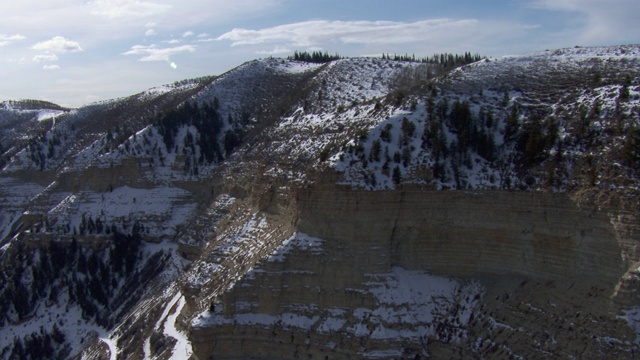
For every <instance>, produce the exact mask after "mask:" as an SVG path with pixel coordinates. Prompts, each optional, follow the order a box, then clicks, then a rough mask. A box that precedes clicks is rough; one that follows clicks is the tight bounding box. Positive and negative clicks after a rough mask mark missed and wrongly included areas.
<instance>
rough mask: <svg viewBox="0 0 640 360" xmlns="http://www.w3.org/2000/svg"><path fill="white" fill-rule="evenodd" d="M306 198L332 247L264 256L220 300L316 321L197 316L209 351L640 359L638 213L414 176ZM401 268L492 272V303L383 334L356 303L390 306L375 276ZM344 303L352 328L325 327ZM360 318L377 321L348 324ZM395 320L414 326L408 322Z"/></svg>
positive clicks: (488, 278)
mask: <svg viewBox="0 0 640 360" xmlns="http://www.w3.org/2000/svg"><path fill="white" fill-rule="evenodd" d="M297 204H298V205H297V206H298V213H297V219H298V220H297V229H298V231H300V232H304V233H306V234H309V235H312V236H315V237H318V238H320V239H322V240H324V241H323V245H322V252H321V253H310V252H304V251H297V252H292V253H291V254H289V255H288V256H287V258H286V259H285V261H284V262H277V261H275V262H274V261H263V262H261V263H260V264H259V265H258V267H257V271H256V272H255V273H253V274H252V275H251V276H248V277H245V279H243V280H241V281H240V282H239V283H238V284H236V286H235V287H234V288H233V289H232V290H230V291H229V292H227V293H226V294H225V295H224V296H223V305H222V308H223V309H219V310H218V311H221V313H220V316H224V317H225V318H226V319H238V318H241V317H238V315H241V314H245V315H246V314H250V313H253V314H263V315H265V314H266V315H269V316H276V317H280V318H282V317H283V316H285V314H291V313H293V314H295V316H299V317H301V318H305V319H306V318H308V319H315V322H314V321H311V325H308V326H307V327H306V328H305V327H304V326H303V327H296V326H289V327H287V326H282V325H277V323H276V325H271V326H270V325H268V324H266V325H265V324H253V325H248V324H236V325H230V324H229V323H226V324H217V325H212V324H209V325H206V324H205V325H202V324H200V325H197V326H193V327H192V330H191V335H190V337H191V341H192V344H193V346H194V351H195V354H196V355H197V356H198V358H202V359H204V358H209V356H214V357H215V358H266V357H269V358H296V357H309V358H311V357H312V358H348V357H355V358H359V357H378V356H382V357H383V358H384V357H385V356H386V357H388V358H394V357H397V356H398V354H405V355H406V356H414V355H415V354H418V355H425V354H427V355H431V356H436V357H442V356H444V357H456V358H459V357H467V356H478V355H482V356H488V357H502V356H510V355H521V356H525V357H541V356H547V355H550V354H553V355H555V356H588V355H590V356H594V357H598V356H603V355H604V356H615V357H632V356H633V355H632V354H633V353H632V352H631V351H632V350H633V348H634V345H632V344H633V342H634V337H635V334H634V333H633V331H632V330H631V329H630V328H629V327H628V326H627V324H626V322H625V321H624V320H622V319H620V318H617V317H616V316H615V311H619V305H624V304H625V303H628V302H629V301H631V303H633V300H628V296H627V295H621V294H623V293H625V294H628V293H631V292H632V291H629V290H628V289H627V290H625V289H626V288H628V287H629V286H632V284H631V285H629V284H628V283H629V280H628V279H629V275H628V274H627V275H625V273H626V272H627V270H628V269H629V268H630V266H631V265H632V264H633V263H634V260H635V259H636V256H635V254H633V253H628V249H630V248H632V247H630V246H629V244H633V243H637V241H638V239H637V236H638V235H637V232H635V231H633V229H631V228H630V227H629V226H631V227H633V226H632V225H633V221H630V218H629V215H625V216H622V217H621V216H619V215H615V216H614V215H611V214H609V213H607V211H605V210H601V209H597V208H595V207H592V206H586V205H579V204H577V203H576V202H575V201H574V200H572V198H571V197H570V196H569V195H567V194H556V193H543V192H497V191H483V192H460V191H442V192H436V191H424V190H422V191H421V190H420V189H413V188H409V187H406V188H404V189H403V190H400V191H390V192H368V191H354V190H352V189H346V188H340V187H337V188H336V187H328V188H314V189H308V190H302V191H300V192H299V193H298V196H297ZM621 219H623V220H624V221H618V220H621ZM625 224H626V225H625ZM614 225H615V226H614ZM397 268H401V269H407V270H424V271H428V272H429V273H432V274H436V275H440V276H446V277H451V278H457V279H459V280H458V281H460V283H461V284H463V283H467V282H469V281H479V282H480V283H481V284H482V287H483V289H484V290H483V292H482V295H483V296H482V300H481V301H480V303H479V304H476V305H474V306H476V307H475V308H474V309H473V314H474V316H472V317H471V318H469V319H467V318H464V317H463V318H460V316H459V315H458V314H457V310H455V309H456V304H460V302H459V301H460V300H459V299H458V300H455V298H454V300H453V301H452V302H451V303H449V304H448V305H447V306H445V307H444V309H445V314H441V315H446V316H448V317H447V318H445V317H442V318H439V319H436V320H434V321H433V323H431V324H428V325H427V326H428V327H429V329H432V331H431V333H427V332H425V334H424V336H422V337H420V338H419V339H418V338H412V337H406V338H402V337H401V338H399V339H391V338H387V339H382V340H381V339H374V337H375V336H374V335H373V334H374V333H375V330H374V328H375V327H376V326H378V324H375V323H372V322H371V320H363V319H356V318H354V315H353V314H356V313H357V311H358V309H363V308H364V309H376V308H377V307H379V306H381V305H382V304H381V303H380V301H379V299H376V297H375V296H372V294H371V291H370V286H371V279H372V276H376V275H375V274H386V273H390V272H393V271H394V269H397ZM619 282H620V283H622V286H618V289H616V287H617V284H618V283H619ZM625 284H626V285H625ZM612 297H613V299H614V301H612V300H611V299H612ZM618 298H620V300H618ZM625 299H627V300H625ZM450 301H451V300H450ZM310 309H312V310H313V311H310ZM335 309H340V311H343V310H344V312H345V314H347V315H344V316H343V317H342V318H341V319H342V320H341V321H344V325H343V326H342V328H340V329H339V330H337V331H332V332H323V331H321V328H322V326H324V325H322V324H326V321H328V320H327V319H328V317H330V315H328V314H329V313H330V312H332V311H334V312H335V311H336V310H335ZM446 309H449V310H446ZM349 314H351V315H349ZM567 314H569V315H567ZM314 316H316V317H317V318H314ZM447 319H449V320H447ZM451 319H453V320H451ZM232 321H233V320H232ZM359 321H360V322H361V325H363V326H365V329H366V328H367V327H368V328H369V332H367V331H365V332H360V333H357V332H355V333H354V331H347V330H348V329H349V328H350V329H353V328H355V327H356V326H358V325H359V324H358V322H359ZM423 325H424V324H423ZM385 326H387V327H392V326H393V327H399V328H401V329H402V328H405V326H403V325H402V321H398V322H394V323H385ZM416 328H417V327H416V325H415V324H407V325H406V328H405V330H410V329H416ZM610 339H618V340H620V341H622V342H619V343H618V342H617V341H614V342H613V343H611V340H610ZM625 341H626V343H623V342H625ZM385 354H386V355H385ZM545 354H546V355H545Z"/></svg>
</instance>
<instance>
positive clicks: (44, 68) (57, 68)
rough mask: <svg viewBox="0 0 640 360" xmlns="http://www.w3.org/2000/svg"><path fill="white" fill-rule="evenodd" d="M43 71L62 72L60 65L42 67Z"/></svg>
mask: <svg viewBox="0 0 640 360" xmlns="http://www.w3.org/2000/svg"><path fill="white" fill-rule="evenodd" d="M42 70H47V71H51V70H60V66H58V65H45V66H43V67H42Z"/></svg>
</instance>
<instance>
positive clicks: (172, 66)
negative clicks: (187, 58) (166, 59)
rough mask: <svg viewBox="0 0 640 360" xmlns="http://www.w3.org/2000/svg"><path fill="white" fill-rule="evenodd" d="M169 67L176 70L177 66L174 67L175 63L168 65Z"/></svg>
mask: <svg viewBox="0 0 640 360" xmlns="http://www.w3.org/2000/svg"><path fill="white" fill-rule="evenodd" d="M169 66H171V68H172V69H177V68H178V65H176V63H174V62H172V63H171V64H169Z"/></svg>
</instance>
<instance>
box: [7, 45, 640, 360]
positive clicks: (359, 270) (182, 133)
mask: <svg viewBox="0 0 640 360" xmlns="http://www.w3.org/2000/svg"><path fill="white" fill-rule="evenodd" d="M638 49H639V47H638V46H622V47H607V48H574V49H563V50H558V51H549V52H542V53H537V54H528V55H523V56H517V57H509V58H503V59H485V60H482V61H480V62H477V63H473V64H468V65H466V66H463V67H459V68H456V69H448V68H444V67H443V66H441V65H439V64H436V63H428V64H425V63H416V62H402V61H393V60H389V59H372V58H362V59H341V60H336V61H332V62H329V63H325V64H312V63H304V62H298V61H291V60H284V59H264V60H256V61H252V62H249V63H246V64H243V65H241V66H240V67H238V68H236V69H233V70H231V71H230V72H228V73H226V74H223V75H221V76H218V77H208V78H202V79H195V80H190V81H184V82H181V83H176V84H173V85H169V86H164V87H160V88H156V89H151V90H149V91H147V92H144V93H141V94H137V95H134V96H132V97H129V98H124V99H119V100H114V101H110V102H105V103H101V104H93V105H90V106H87V107H84V108H81V109H76V110H67V109H56V108H55V106H54V105H51V104H49V105H47V104H44V105H43V104H36V105H37V106H36V105H34V106H36V108H37V109H34V108H33V106H31V105H30V106H31V107H25V106H26V105H24V106H23V107H22V108H18V107H16V106H15V105H11V104H12V103H5V105H4V112H1V113H0V115H1V117H0V123H1V124H7V125H6V126H4V125H3V127H2V129H3V130H2V131H4V132H3V133H2V134H1V135H2V136H3V137H2V138H0V140H1V141H2V143H7V141H11V142H12V143H11V144H12V145H11V150H10V151H9V150H6V151H5V150H3V159H4V165H3V170H2V173H1V174H0V181H1V184H2V187H1V188H0V203H1V204H2V207H1V208H0V221H2V227H1V228H0V229H2V232H1V233H0V235H1V236H2V238H1V239H0V241H2V244H3V247H2V250H1V253H0V258H1V260H2V263H1V266H2V276H1V277H0V285H1V286H0V308H1V309H2V311H0V313H2V314H5V315H4V316H3V317H2V318H1V319H0V324H1V326H2V330H1V331H2V333H3V336H2V342H1V343H0V351H1V353H2V356H3V357H7V358H9V357H12V356H14V357H27V358H29V357H31V358H42V357H47V356H49V357H52V358H55V357H57V358H66V357H73V356H77V357H83V358H106V357H110V358H116V357H120V358H157V359H165V358H171V357H172V356H173V357H179V358H186V357H189V356H192V357H193V358H209V357H211V356H213V357H216V358H247V357H256V358H274V357H280V358H296V357H301V356H313V357H318V356H321V357H325V358H327V357H328V358H334V357H335V358H346V357H354V358H360V357H366V358H398V357H416V356H418V357H420V356H428V355H431V356H436V357H444V356H448V357H465V356H480V357H503V356H521V357H542V356H548V355H550V354H551V355H555V356H594V357H598V356H611V357H613V356H615V357H633V354H634V352H637V351H638V342H637V338H636V331H637V330H636V329H633V328H632V326H634V324H636V323H637V321H638V319H640V317H638V315H637V314H638V311H639V310H638V304H640V300H639V299H638V298H637V295H636V293H635V292H634V291H633V290H634V289H635V288H636V287H637V285H638V280H637V279H638V278H639V277H638V264H640V252H638V250H637V249H638V240H639V239H638V235H637V234H638V230H639V229H638V222H637V213H638V176H637V171H638V169H640V166H639V165H640V163H639V161H640V154H639V153H638V151H637V149H638V145H639V142H640V131H639V130H638V129H640V118H639V117H640V112H639V111H638V108H639V105H640V74H639V71H640V70H638V69H640V67H639V66H638V63H639V61H640V55H639V50H638ZM38 107H40V108H38ZM41 108H42V109H41ZM38 109H40V110H38ZM47 109H48V110H47ZM47 111H48V112H47ZM53 111H59V112H56V113H55V116H53V115H52V116H51V117H50V118H48V119H44V118H46V116H44V115H42V117H43V118H41V119H40V120H42V121H38V116H40V114H45V113H46V114H51V113H52V112H53ZM18 118H19V119H24V120H26V121H23V120H18ZM27 119H28V120H27ZM20 121H23V123H24V125H20V126H24V127H23V128H20V127H17V124H18V122H20ZM5 139H8V140H5ZM3 149H4V148H3ZM438 190H440V191H438ZM452 190H454V191H452ZM574 334H577V335H574ZM5 335H6V336H5ZM212 339H213V340H215V341H213V340H212ZM250 339H254V341H259V343H260V344H261V345H260V346H258V347H255V346H253V347H249V346H246V345H245V344H246V343H247V341H249V340H250ZM255 339H257V340H255ZM531 339H534V340H533V342H532V340H531ZM584 344H586V345H584ZM585 346H586V348H585ZM585 349H586V352H584V351H585ZM581 351H583V352H582V353H581ZM305 354H306V355H305Z"/></svg>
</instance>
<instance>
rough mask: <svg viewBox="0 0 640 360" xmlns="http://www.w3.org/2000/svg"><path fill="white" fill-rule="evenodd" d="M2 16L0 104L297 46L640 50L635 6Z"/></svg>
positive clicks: (92, 0) (226, 65)
mask: <svg viewBox="0 0 640 360" xmlns="http://www.w3.org/2000/svg"><path fill="white" fill-rule="evenodd" d="M1 9H2V12H1V13H0V14H1V15H0V17H1V20H0V101H2V100H8V99H22V98H35V99H43V100H49V101H53V102H56V103H58V104H62V105H66V106H73V107H76V106H81V105H83V104H87V103H90V102H94V101H99V100H105V99H111V98H115V97H120V96H126V95H131V94H134V93H137V92H140V91H143V90H145V89H147V88H150V87H153V86H158V85H162V84H165V83H170V82H174V81H177V80H182V79H186V78H192V77H197V76H203V75H216V74H221V73H223V72H225V71H227V70H230V69H231V68H233V67H235V66H237V65H239V64H241V63H242V62H244V61H247V60H251V59H255V58H264V57H269V56H278V57H280V56H281V57H286V56H287V55H290V54H292V53H293V51H295V50H321V51H328V52H329V53H332V54H333V53H336V52H337V53H339V54H341V55H344V56H374V55H380V54H382V53H390V54H393V53H398V54H404V53H408V54H415V55H416V56H429V55H432V54H434V53H442V52H465V51H471V52H473V53H479V54H482V55H487V56H492V57H499V56H503V55H508V54H518V53H523V52H529V51H538V50H544V49H553V48H560V47H570V46H575V45H581V46H590V45H617V44H630V43H633V44H637V43H640V21H639V20H638V19H640V1H638V0H486V1H485V0H483V1H478V0H460V1H458V0H448V1H444V0H394V1H390V0H232V1H229V0H225V1H223V0H56V1H50V0H14V1H5V2H4V4H3V5H2V7H1Z"/></svg>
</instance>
